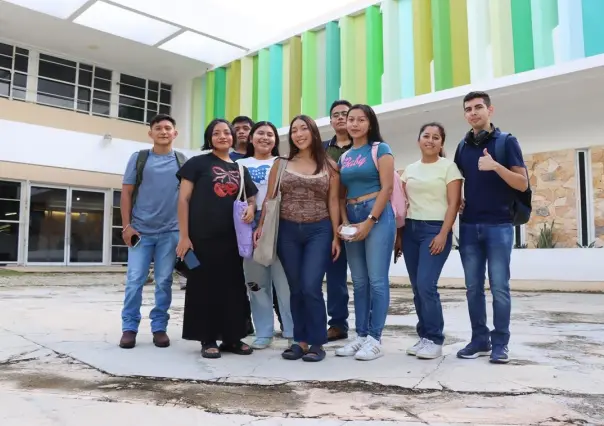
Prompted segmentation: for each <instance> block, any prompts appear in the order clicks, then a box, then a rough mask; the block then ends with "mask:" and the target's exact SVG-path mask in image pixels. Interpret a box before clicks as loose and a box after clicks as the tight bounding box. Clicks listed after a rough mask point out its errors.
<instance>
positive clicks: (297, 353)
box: [281, 343, 306, 361]
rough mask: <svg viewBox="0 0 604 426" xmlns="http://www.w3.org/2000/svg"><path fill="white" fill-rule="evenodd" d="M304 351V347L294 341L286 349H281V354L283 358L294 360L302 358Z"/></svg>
mask: <svg viewBox="0 0 604 426" xmlns="http://www.w3.org/2000/svg"><path fill="white" fill-rule="evenodd" d="M305 353H306V352H304V349H303V348H302V346H300V345H299V344H297V343H294V344H293V345H291V346H290V347H289V348H288V349H286V350H285V351H283V353H282V354H281V356H282V357H283V358H284V359H287V360H289V361H296V360H299V359H300V358H302V357H303V356H304V354H305Z"/></svg>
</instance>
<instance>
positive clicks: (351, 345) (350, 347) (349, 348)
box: [336, 336, 367, 356]
mask: <svg viewBox="0 0 604 426" xmlns="http://www.w3.org/2000/svg"><path fill="white" fill-rule="evenodd" d="M366 340H367V337H361V336H357V337H356V338H355V339H354V340H352V341H350V342H348V343H347V344H346V346H344V347H341V348H338V349H336V355H337V356H353V355H354V354H356V353H357V352H358V351H359V349H361V347H362V346H363V345H364V344H365V341H366Z"/></svg>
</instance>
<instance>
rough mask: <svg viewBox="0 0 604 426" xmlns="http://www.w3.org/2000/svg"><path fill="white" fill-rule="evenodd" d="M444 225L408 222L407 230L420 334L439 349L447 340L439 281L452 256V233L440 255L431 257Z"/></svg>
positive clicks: (406, 251) (407, 258) (406, 247)
mask: <svg viewBox="0 0 604 426" xmlns="http://www.w3.org/2000/svg"><path fill="white" fill-rule="evenodd" d="M442 225H443V222H442V221H440V220H413V219H407V220H406V221H405V228H404V229H403V256H404V258H405V265H406V266H407V273H408V274H409V281H411V288H412V289H413V303H414V304H415V312H416V313H417V319H418V321H417V334H418V336H419V337H420V338H424V339H428V340H431V341H432V342H434V343H436V344H437V345H442V344H443V342H444V340H445V336H444V335H443V329H444V327H445V321H444V319H443V307H442V305H441V303H440V295H439V294H438V279H439V278H440V273H441V272H442V270H443V266H445V262H446V261H447V258H448V257H449V253H451V245H452V234H451V232H449V235H448V236H447V242H446V244H445V248H444V249H443V251H442V252H440V253H439V254H437V255H432V254H431V253H430V243H432V240H433V239H434V237H436V236H437V235H438V234H439V232H440V229H441V227H442Z"/></svg>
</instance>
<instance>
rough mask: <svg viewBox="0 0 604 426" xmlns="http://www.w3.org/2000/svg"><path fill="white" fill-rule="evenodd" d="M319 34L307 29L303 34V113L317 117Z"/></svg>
mask: <svg viewBox="0 0 604 426" xmlns="http://www.w3.org/2000/svg"><path fill="white" fill-rule="evenodd" d="M316 73H317V34H316V33H315V32H314V31H306V32H305V33H304V34H302V114H306V115H308V116H310V117H313V118H316V117H317V112H318V99H317V84H316Z"/></svg>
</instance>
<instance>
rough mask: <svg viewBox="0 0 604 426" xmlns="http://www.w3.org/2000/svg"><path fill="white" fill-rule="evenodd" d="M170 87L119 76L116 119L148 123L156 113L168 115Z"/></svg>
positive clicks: (170, 98) (156, 82)
mask: <svg viewBox="0 0 604 426" xmlns="http://www.w3.org/2000/svg"><path fill="white" fill-rule="evenodd" d="M171 104H172V86H171V85H169V84H165V83H161V82H158V81H152V80H145V79H143V78H138V77H133V76H131V75H127V74H121V75H120V91H119V102H118V117H119V118H121V119H124V120H129V121H137V122H139V123H148V122H150V121H151V119H152V118H153V117H154V116H155V115H156V114H158V113H163V114H170V111H171Z"/></svg>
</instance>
